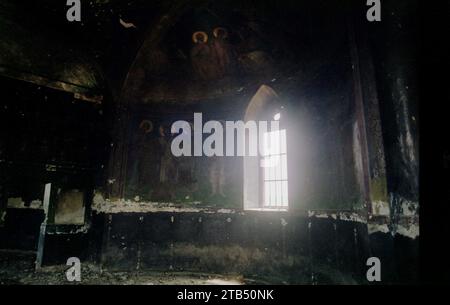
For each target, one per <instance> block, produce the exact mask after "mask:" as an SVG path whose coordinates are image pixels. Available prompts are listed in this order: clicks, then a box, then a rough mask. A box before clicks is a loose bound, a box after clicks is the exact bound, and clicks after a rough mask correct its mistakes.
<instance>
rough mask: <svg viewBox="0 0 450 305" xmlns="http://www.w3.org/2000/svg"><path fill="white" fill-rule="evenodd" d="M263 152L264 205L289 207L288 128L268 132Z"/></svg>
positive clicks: (267, 206) (266, 206) (265, 135)
mask: <svg viewBox="0 0 450 305" xmlns="http://www.w3.org/2000/svg"><path fill="white" fill-rule="evenodd" d="M263 141H264V147H267V148H268V149H266V150H265V152H264V153H263V154H262V162H261V167H262V176H263V177H262V178H263V179H262V180H263V194H262V195H263V202H262V204H263V207H264V208H286V207H288V179H287V177H288V176H287V151H286V130H285V129H282V130H275V131H270V132H266V133H265V134H264V137H263Z"/></svg>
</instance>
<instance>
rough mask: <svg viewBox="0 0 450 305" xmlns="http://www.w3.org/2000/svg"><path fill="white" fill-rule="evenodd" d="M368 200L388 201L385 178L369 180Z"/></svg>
mask: <svg viewBox="0 0 450 305" xmlns="http://www.w3.org/2000/svg"><path fill="white" fill-rule="evenodd" d="M370 199H371V200H372V201H384V202H388V201H389V198H388V194H387V184H386V177H385V176H382V177H379V178H375V179H371V180H370Z"/></svg>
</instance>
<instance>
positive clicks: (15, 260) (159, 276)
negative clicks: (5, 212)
mask: <svg viewBox="0 0 450 305" xmlns="http://www.w3.org/2000/svg"><path fill="white" fill-rule="evenodd" d="M35 256H36V254H35V252H24V251H3V250H2V251H0V285H73V284H81V285H110V284H112V285H242V284H264V283H263V282H255V281H252V280H245V279H243V278H242V277H239V276H234V277H233V276H221V275H208V274H191V273H162V272H133V273H131V272H105V271H102V270H100V267H99V266H97V265H93V264H82V266H81V282H69V281H68V280H67V278H66V270H67V269H68V268H69V266H65V265H58V266H48V267H42V269H41V270H40V271H39V272H36V271H35V268H34V260H35Z"/></svg>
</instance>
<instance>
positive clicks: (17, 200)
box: [8, 197, 43, 210]
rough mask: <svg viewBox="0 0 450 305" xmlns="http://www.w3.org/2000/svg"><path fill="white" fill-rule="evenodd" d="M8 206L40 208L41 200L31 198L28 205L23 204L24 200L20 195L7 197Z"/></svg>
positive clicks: (14, 207)
mask: <svg viewBox="0 0 450 305" xmlns="http://www.w3.org/2000/svg"><path fill="white" fill-rule="evenodd" d="M8 208H13V209H35V210H42V209H43V207H42V201H41V200H39V199H35V200H32V201H31V202H30V205H29V206H26V205H25V202H24V201H23V200H22V198H21V197H10V198H8Z"/></svg>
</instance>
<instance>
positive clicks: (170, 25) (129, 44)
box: [0, 0, 420, 285]
mask: <svg viewBox="0 0 450 305" xmlns="http://www.w3.org/2000/svg"><path fill="white" fill-rule="evenodd" d="M81 3H82V6H81V21H73V22H69V21H68V19H67V18H66V13H67V10H68V8H69V7H68V6H67V5H66V4H65V1H52V0H42V1H13V0H0V84H1V86H0V87H1V89H2V92H1V95H2V96H1V98H0V100H1V101H0V126H1V128H0V283H1V284H71V283H72V282H69V281H68V280H67V278H66V273H65V271H66V270H67V267H68V266H67V262H68V259H69V258H76V259H77V260H78V261H79V262H81V278H82V280H81V284H119V285H122V284H169V285H170V284H219V285H220V284H242V285H249V284H306V285H315V284H362V285H367V284H372V282H370V281H369V280H368V276H367V270H368V268H369V267H370V265H368V262H369V261H370V258H373V257H375V258H377V260H379V261H380V262H381V275H382V282H383V283H392V284H405V283H417V282H418V281H419V273H418V272H419V271H418V264H419V262H418V261H419V237H420V234H419V142H418V140H419V115H418V99H419V98H418V96H419V92H418V69H417V60H418V51H417V47H416V45H417V31H418V24H417V22H418V21H417V11H418V1H382V5H383V6H382V13H383V15H382V18H383V19H382V22H376V21H374V22H369V21H368V20H367V17H366V13H367V10H368V6H367V4H366V1H358V0H351V1H345V2H342V1H337V0H317V1H306V0H277V1H275V0H265V1H256V0H245V1H242V0H239V1H238V0H224V1H213V0H190V1H187V0H176V1H144V0H127V1H115V0H91V1H81ZM196 114H201V116H202V123H200V124H203V125H201V126H200V135H199V137H202V138H201V140H200V141H202V140H203V142H200V144H199V145H200V150H201V148H202V144H203V148H204V147H205V145H206V144H205V143H206V142H205V139H206V138H207V137H208V135H209V134H208V133H205V132H203V134H202V133H201V128H202V126H206V125H204V124H205V123H206V122H208V121H215V122H219V123H218V124H219V125H221V126H225V125H226V122H238V121H240V122H243V123H247V122H254V121H256V122H259V121H276V122H278V124H279V130H276V131H271V132H267V133H264V135H265V136H266V137H263V138H264V139H266V140H267V139H268V141H272V140H273V141H277V143H279V149H278V150H277V152H276V153H275V154H274V155H264V154H262V153H260V152H258V153H257V154H256V155H255V156H247V155H244V156H242V155H236V156H232V155H228V154H225V153H219V154H217V155H213V156H208V155H206V154H205V152H204V149H203V153H202V152H200V154H198V155H194V154H193V155H181V156H177V155H175V154H174V153H173V141H174V139H175V138H176V136H177V134H176V133H174V129H173V126H174V125H173V124H174V123H175V122H177V121H183V122H187V123H188V124H186V125H185V126H188V127H189V128H188V129H190V130H191V131H192V134H189V135H187V136H186V138H185V139H188V140H190V139H191V136H192V139H193V141H192V143H191V146H192V149H193V150H194V146H196V145H197V144H198V143H196V140H198V139H194V138H195V137H196V136H197V135H198V129H197V127H198V123H197V122H194V121H195V120H194V117H195V115H196ZM245 126H247V125H245ZM215 130H216V129H215ZM227 130H228V129H227ZM196 132H197V134H196ZM227 135H228V134H227ZM225 137H226V135H224V136H223V139H224V140H223V141H225ZM236 141H239V140H236ZM189 143H190V142H189ZM227 144H228V143H227ZM237 144H239V143H237ZM217 145H219V144H218V143H215V144H214V146H213V148H214V149H217V148H218V147H217ZM220 145H223V144H220ZM228 146H229V145H227V147H223V146H221V147H223V150H224V151H225V150H226V148H228ZM244 148H245V147H244ZM217 151H219V150H217ZM273 156H275V157H276V160H279V162H278V161H277V163H276V165H275V166H270V165H269V166H267V167H265V166H263V164H266V163H264V161H267V160H268V159H271V158H269V157H273ZM272 159H273V158H272ZM266 165H267V164H266Z"/></svg>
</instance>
